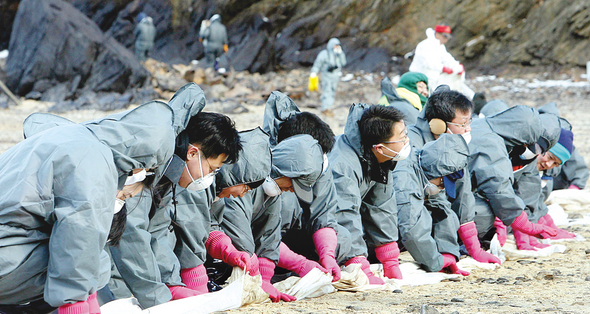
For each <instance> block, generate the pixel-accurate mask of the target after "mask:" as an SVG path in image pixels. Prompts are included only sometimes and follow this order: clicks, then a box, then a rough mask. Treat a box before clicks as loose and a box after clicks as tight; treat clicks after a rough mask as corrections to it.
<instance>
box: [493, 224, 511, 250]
mask: <svg viewBox="0 0 590 314" xmlns="http://www.w3.org/2000/svg"><path fill="white" fill-rule="evenodd" d="M494 227H496V234H497V235H498V242H500V246H504V244H506V238H508V232H507V231H506V225H504V223H503V222H502V220H500V218H498V217H496V220H494Z"/></svg>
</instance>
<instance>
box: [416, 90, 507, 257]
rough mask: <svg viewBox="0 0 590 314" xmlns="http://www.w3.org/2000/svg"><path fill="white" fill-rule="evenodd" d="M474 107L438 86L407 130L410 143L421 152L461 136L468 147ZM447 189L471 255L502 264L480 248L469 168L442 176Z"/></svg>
mask: <svg viewBox="0 0 590 314" xmlns="http://www.w3.org/2000/svg"><path fill="white" fill-rule="evenodd" d="M472 111H473V105H472V103H471V101H469V99H467V97H465V96H464V95H463V94H461V93H459V92H457V91H451V90H449V89H448V87H447V86H446V85H441V86H439V87H438V88H437V89H436V90H435V91H434V93H433V94H432V95H431V96H430V98H429V99H428V102H427V103H426V105H425V107H424V109H423V110H422V112H421V113H420V115H419V116H418V119H417V120H416V124H415V125H412V126H410V127H409V128H408V137H409V138H410V143H412V145H413V146H414V147H416V148H419V149H421V148H422V147H423V146H424V145H425V144H426V143H428V142H432V141H434V140H435V139H437V138H438V137H439V136H440V134H443V133H449V134H460V135H461V136H463V138H464V139H465V141H466V142H467V143H468V144H469V143H470V140H471V115H472ZM443 180H444V181H445V183H446V185H447V186H454V189H450V188H447V189H446V195H447V198H448V199H449V201H450V202H451V208H452V210H453V211H454V212H455V213H456V214H457V216H458V217H459V223H460V227H459V238H460V239H461V241H462V242H463V244H465V248H466V249H467V252H468V253H469V255H470V256H472V257H473V258H474V259H475V260H477V261H479V262H482V263H497V264H500V259H498V258H497V257H495V256H493V255H492V254H489V253H488V252H486V251H484V250H483V249H482V248H481V244H480V242H479V238H478V233H477V229H476V225H475V222H474V218H475V208H474V206H475V198H474V195H473V193H472V188H471V176H470V172H469V168H468V167H466V169H463V170H462V171H459V172H456V173H453V174H450V175H447V176H444V177H443Z"/></svg>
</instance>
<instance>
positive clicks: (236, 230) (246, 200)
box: [218, 190, 264, 255]
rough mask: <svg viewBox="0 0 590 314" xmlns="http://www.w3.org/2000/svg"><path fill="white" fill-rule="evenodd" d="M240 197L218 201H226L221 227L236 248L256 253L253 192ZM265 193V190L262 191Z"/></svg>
mask: <svg viewBox="0 0 590 314" xmlns="http://www.w3.org/2000/svg"><path fill="white" fill-rule="evenodd" d="M255 192H257V191H256V190H254V191H252V192H250V193H248V194H246V195H244V196H243V197H238V198H235V197H234V198H224V199H222V200H219V201H218V202H224V203H225V208H224V209H223V211H222V212H223V219H222V221H221V228H222V230H223V232H224V233H225V234H226V235H227V236H228V237H230V238H231V240H232V243H233V245H234V246H235V247H236V249H238V250H240V251H243V252H248V253H250V255H252V254H254V253H255V250H256V246H255V244H254V236H253V235H252V195H253V194H252V193H255ZM262 193H264V191H262Z"/></svg>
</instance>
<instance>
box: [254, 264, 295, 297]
mask: <svg viewBox="0 0 590 314" xmlns="http://www.w3.org/2000/svg"><path fill="white" fill-rule="evenodd" d="M258 270H259V271H260V275H262V289H263V290H264V291H265V292H266V293H268V297H269V298H270V299H271V300H272V301H273V302H275V303H276V302H279V301H280V300H283V301H285V302H291V301H295V300H297V298H296V297H294V296H290V295H288V294H285V293H281V292H279V290H277V288H275V286H273V285H272V284H271V283H270V278H272V276H273V275H274V273H275V263H274V262H273V261H271V260H269V259H268V258H265V257H259V258H258Z"/></svg>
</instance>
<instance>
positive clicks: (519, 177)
mask: <svg viewBox="0 0 590 314" xmlns="http://www.w3.org/2000/svg"><path fill="white" fill-rule="evenodd" d="M507 108H509V107H508V105H507V104H506V103H505V102H503V101H502V100H494V101H491V102H489V103H488V104H486V105H485V106H484V107H483V108H482V112H485V116H487V117H493V116H494V115H495V114H499V113H501V112H503V111H505V110H507ZM539 119H540V120H541V126H542V135H541V139H542V140H541V141H540V142H541V143H548V144H546V145H547V146H549V147H550V149H548V150H546V151H545V152H544V153H543V154H542V155H540V156H539V158H542V157H544V156H549V155H552V153H551V150H552V149H553V147H554V145H555V144H556V143H557V142H558V139H559V136H560V134H561V132H560V130H561V127H560V124H563V123H567V121H565V120H563V122H560V121H559V117H558V116H557V115H554V114H540V115H539ZM568 124H569V123H568ZM529 152H532V151H531V150H530V149H529V150H528V151H527V153H528V155H527V156H525V155H524V154H523V155H520V156H517V155H516V154H512V155H511V156H510V160H511V163H512V165H513V171H514V174H513V176H514V183H513V189H514V192H515V194H516V195H517V196H518V197H520V198H521V199H522V200H523V202H524V203H525V206H526V207H525V209H524V211H525V212H526V214H527V215H528V219H529V220H530V221H531V222H534V223H542V221H543V220H542V219H540V218H541V217H542V216H544V215H545V214H547V208H546V206H545V204H544V203H543V200H542V197H541V192H542V187H541V176H540V174H539V170H538V169H537V162H536V159H538V158H537V154H534V153H533V154H530V153H529ZM498 220H499V219H498V218H496V222H495V225H496V228H498V227H499V228H498V230H499V231H500V233H498V238H499V240H500V242H501V243H500V244H504V243H503V242H504V237H505V235H504V234H503V232H504V230H505V228H504V227H503V226H502V225H500V224H502V222H500V221H498ZM549 227H552V226H550V225H549ZM555 229H556V228H555ZM556 230H558V229H556ZM513 233H514V238H515V240H516V245H517V247H518V248H519V249H520V250H536V249H535V248H544V247H547V246H548V245H546V244H541V243H539V242H538V241H537V240H536V237H534V236H531V235H528V234H526V233H523V232H521V231H518V230H513Z"/></svg>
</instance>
